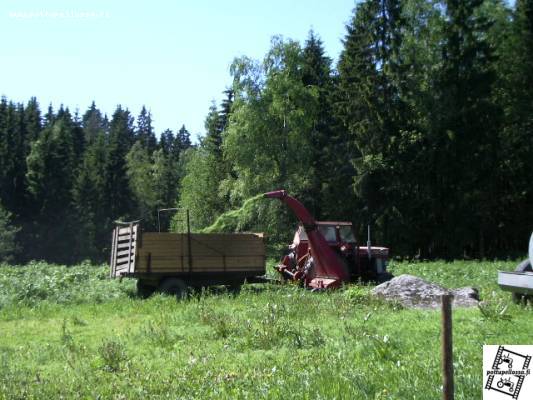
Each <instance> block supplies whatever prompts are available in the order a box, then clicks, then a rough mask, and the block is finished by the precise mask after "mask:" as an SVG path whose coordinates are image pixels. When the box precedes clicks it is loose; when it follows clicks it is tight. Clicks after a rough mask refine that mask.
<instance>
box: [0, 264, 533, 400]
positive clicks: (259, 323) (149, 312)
mask: <svg viewBox="0 0 533 400" xmlns="http://www.w3.org/2000/svg"><path fill="white" fill-rule="evenodd" d="M499 268H502V269H511V263H509V265H507V264H506V265H500V264H498V263H491V262H484V263H464V264H460V263H452V264H445V263H417V264H407V263H405V264H395V265H393V266H392V269H393V271H394V272H395V273H396V274H398V273H399V272H402V273H411V274H414V275H420V276H422V277H424V278H429V279H430V280H433V281H436V282H438V283H441V284H444V285H446V286H449V287H459V286H465V285H470V286H477V287H480V288H481V289H482V293H483V295H485V297H487V300H488V301H489V304H492V305H493V306H494V309H495V310H496V311H494V312H492V311H491V310H489V309H487V310H488V311H487V310H485V311H486V312H485V314H484V313H483V312H482V311H481V310H479V309H477V308H472V309H456V310H454V340H455V341H454V354H455V360H454V361H455V371H456V398H457V399H477V398H481V390H482V366H481V363H482V345H483V344H499V343H507V344H509V343H511V344H512V343H516V344H528V343H531V335H530V332H531V328H532V327H533V315H532V311H531V309H530V308H528V307H523V306H517V305H515V304H512V303H511V302H510V297H509V295H508V294H507V293H502V292H499V291H498V292H496V290H499V289H498V288H497V286H496V285H495V276H494V271H496V270H497V269H499ZM35 271H40V272H41V279H37V280H34V281H33V283H34V286H35V288H34V289H33V291H32V292H27V293H42V292H43V291H44V292H45V293H46V294H45V295H43V294H38V295H33V294H32V295H28V294H26V295H25V296H22V297H18V296H17V294H16V292H17V290H16V289H14V288H15V287H16V288H23V287H24V285H25V284H26V283H28V281H30V280H32V279H33V278H31V276H34V275H35ZM473 271H478V272H479V273H473ZM76 273H80V274H86V275H82V276H84V279H81V278H74V277H69V278H66V277H62V276H61V275H62V274H66V275H70V274H74V275H75V274H76ZM26 275H28V276H26ZM105 275H106V271H105V269H104V267H92V266H89V265H82V266H78V267H75V268H74V269H69V268H65V267H60V266H49V267H48V266H45V265H42V264H41V265H39V266H36V265H32V266H30V267H29V268H27V269H26V268H25V267H2V268H1V269H0V276H1V278H0V279H1V282H2V285H3V286H2V290H3V289H4V288H7V286H9V285H8V284H9V283H10V284H11V286H12V287H11V288H8V290H9V292H8V294H5V293H4V292H3V291H2V292H1V293H2V296H3V297H2V298H3V299H4V301H5V304H6V305H5V307H4V308H3V309H2V310H0V332H1V335H0V398H9V399H11V398H13V399H15V398H24V399H26V398H42V399H48V398H110V399H136V398H139V399H140V398H177V399H205V398H216V399H256V398H268V399H301V398H308V399H348V398H354V399H435V398H439V397H440V396H441V394H440V385H441V377H440V369H439V368H440V361H439V348H440V345H439V326H440V315H439V313H438V311H432V310H411V309H406V308H404V307H401V306H399V305H397V304H394V303H386V302H383V301H382V300H376V299H375V298H373V297H372V296H371V295H370V290H371V287H370V286H354V285H350V286H348V287H346V288H344V289H343V290H340V291H336V292H325V293H311V292H308V291H305V290H303V289H300V288H298V287H294V286H288V285H285V286H283V285H266V284H265V285H245V286H244V287H243V289H242V291H241V292H240V293H239V294H238V295H235V294H231V293H228V292H224V291H220V290H219V291H216V292H215V291H209V290H206V291H203V292H201V293H198V294H196V295H194V296H193V297H190V298H189V299H187V300H184V301H176V299H174V298H172V297H169V296H163V295H156V296H153V297H151V298H149V299H147V300H141V299H139V298H136V297H135V296H132V295H131V293H132V290H133V286H132V283H133V282H126V281H124V282H122V283H119V282H118V281H108V280H107V279H106V278H105ZM49 279H52V280H56V281H57V282H56V283H55V284H52V283H49ZM59 282H62V283H59ZM53 287H62V288H63V290H64V291H65V293H64V294H61V293H59V292H60V291H61V290H60V289H52V290H51V291H50V293H49V292H48V291H47V290H48V289H49V288H53ZM43 288H46V290H44V289H43ZM80 290H81V291H82V292H83V293H86V294H87V297H86V298H83V296H82V295H80V294H79V293H80ZM107 290H108V291H109V292H110V293H108V294H107V295H106V296H105V297H102V296H103V294H104V293H102V292H106V291H107ZM493 292H495V294H494V296H492V293H493ZM78 296H79V297H78ZM490 302H492V303H490ZM498 304H499V305H498ZM498 307H506V310H505V312H504V314H505V315H507V316H509V318H499V317H492V316H493V314H494V313H498V312H501V308H498ZM487 315H488V316H487Z"/></svg>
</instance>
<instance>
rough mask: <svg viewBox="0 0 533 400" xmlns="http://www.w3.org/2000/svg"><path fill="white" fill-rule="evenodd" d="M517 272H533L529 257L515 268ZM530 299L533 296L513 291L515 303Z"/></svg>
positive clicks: (532, 298) (525, 301)
mask: <svg viewBox="0 0 533 400" xmlns="http://www.w3.org/2000/svg"><path fill="white" fill-rule="evenodd" d="M515 272H533V268H532V267H531V262H530V261H529V259H526V260H524V261H522V262H521V263H520V264H518V266H517V267H516V269H515ZM528 300H533V296H527V295H524V294H521V293H513V301H514V302H515V303H527V301H528Z"/></svg>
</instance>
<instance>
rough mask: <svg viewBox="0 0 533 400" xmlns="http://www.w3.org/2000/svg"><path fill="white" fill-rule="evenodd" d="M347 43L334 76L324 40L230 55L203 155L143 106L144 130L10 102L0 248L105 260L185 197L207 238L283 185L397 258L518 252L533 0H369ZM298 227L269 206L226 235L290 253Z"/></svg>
mask: <svg viewBox="0 0 533 400" xmlns="http://www.w3.org/2000/svg"><path fill="white" fill-rule="evenodd" d="M343 45H344V47H343V50H342V52H341V54H340V57H339V61H338V63H337V64H336V65H334V64H333V62H332V60H331V59H330V58H329V57H328V56H327V55H326V52H325V49H324V48H323V45H322V42H321V40H320V39H319V37H318V35H317V34H315V33H314V32H311V33H310V34H309V37H308V39H307V40H306V41H305V43H303V44H300V43H298V42H296V41H292V40H284V39H282V38H280V37H275V38H274V39H273V40H272V44H271V48H270V50H269V51H268V53H267V54H266V55H265V57H264V59H263V60H261V61H257V60H252V59H250V58H247V57H241V58H237V59H235V60H234V62H233V64H232V66H231V69H230V72H231V76H232V78H233V84H232V86H231V88H229V89H227V90H226V91H225V100H224V101H223V102H222V104H220V105H215V104H213V106H212V107H211V109H210V110H209V113H208V115H207V118H206V121H205V127H206V134H205V136H204V137H203V138H202V139H201V140H200V143H198V145H197V146H191V143H190V139H189V135H188V133H187V132H186V130H185V128H183V129H182V130H180V131H179V132H178V133H177V134H176V135H173V134H172V133H171V132H170V131H165V132H164V133H163V134H162V135H161V137H160V140H157V139H156V137H155V135H154V132H153V129H152V128H151V124H150V115H149V113H147V112H146V110H143V111H142V112H141V114H140V115H139V117H138V118H137V120H136V123H135V124H134V122H133V119H132V117H131V115H130V113H129V112H128V111H127V110H124V109H122V108H120V107H119V108H117V110H116V111H115V113H114V114H113V116H112V118H111V120H110V121H108V120H107V118H105V116H102V115H101V113H100V112H99V111H98V110H97V109H96V107H95V106H94V105H93V106H92V107H91V108H90V109H89V110H88V111H87V112H86V113H85V114H84V115H83V116H82V117H81V118H80V117H79V116H76V115H75V116H72V115H71V114H70V113H69V111H68V110H67V109H63V108H61V109H60V110H58V111H57V112H56V113H54V112H52V111H51V110H49V111H48V113H47V114H45V115H44V117H41V115H40V112H39V109H38V105H37V102H36V100H35V99H32V100H31V101H30V102H29V103H28V104H27V105H25V106H23V105H21V104H13V103H9V102H7V100H5V99H4V100H3V101H2V104H1V109H0V163H1V164H2V165H1V166H0V174H1V175H0V179H1V181H0V185H1V188H2V190H1V197H0V203H1V204H2V206H3V208H4V209H5V210H7V212H8V213H9V214H10V215H8V214H7V213H6V212H5V211H1V212H0V225H2V224H3V225H4V227H3V229H0V232H1V233H0V253H1V252H2V251H4V253H5V254H7V252H6V251H5V248H10V247H11V250H12V251H11V252H12V253H13V252H14V253H15V254H19V257H24V258H26V259H27V258H46V259H49V260H58V261H74V260H78V259H80V258H91V259H98V258H101V257H105V256H107V253H106V252H107V250H106V249H107V248H108V247H109V244H108V241H109V232H110V227H111V225H112V221H113V220H115V219H137V218H144V220H145V224H146V225H147V226H148V227H152V228H153V227H155V224H156V220H155V218H156V217H155V216H156V210H157V208H159V207H166V206H168V205H171V204H175V205H176V206H178V207H180V208H181V209H189V210H190V212H191V222H192V227H193V229H195V230H198V229H201V228H203V227H205V226H208V225H210V224H212V223H213V222H214V221H215V219H216V218H217V217H218V216H219V215H221V214H222V213H224V212H226V211H228V210H232V209H236V208H239V207H240V205H241V204H242V203H243V202H244V200H246V199H248V198H250V197H253V196H255V195H257V194H258V193H262V192H266V191H270V190H274V189H278V188H284V189H287V190H288V191H289V192H290V193H291V194H293V195H294V196H296V197H297V198H299V199H301V200H302V201H303V202H304V203H305V204H306V205H307V206H308V207H309V208H310V210H311V211H312V212H313V213H314V214H315V215H316V216H317V218H319V219H333V220H351V221H353V222H354V223H355V224H356V226H357V229H358V230H359V231H360V233H362V232H363V231H364V230H365V227H366V225H367V224H370V225H372V227H373V232H375V237H374V242H379V243H380V244H383V245H387V246H389V247H391V248H392V249H393V252H394V253H395V254H397V255H408V256H415V255H418V256H420V257H445V258H455V257H463V256H467V257H486V256H507V255H514V253H517V252H521V253H522V252H524V251H525V247H526V244H525V243H526V242H527V237H528V236H529V234H530V232H531V228H532V227H533V168H532V164H531V162H532V160H533V0H517V1H516V2H515V5H514V6H513V7H510V6H509V5H507V4H506V3H505V2H504V1H501V0H485V1H483V0H446V1H436V0H366V1H362V2H359V3H358V4H357V6H356V9H355V10H354V14H353V16H352V18H351V20H350V22H349V24H348V25H347V27H346V35H345V37H344V39H343ZM2 221H3V222H2ZM294 222H295V221H294V219H293V218H292V216H291V215H290V213H289V212H288V211H287V210H286V209H285V207H283V206H281V205H280V204H279V202H274V201H268V200H265V201H259V202H255V203H254V206H253V207H248V208H247V211H246V212H245V213H242V214H241V215H239V218H238V219H237V220H236V221H235V223H234V224H233V225H231V226H226V227H225V229H227V230H235V229H237V230H261V231H264V232H266V233H267V234H268V235H269V237H270V240H271V241H272V242H278V243H282V242H283V241H285V240H287V238H288V237H290V235H291V233H292V232H291V231H292V229H293V227H294ZM173 226H174V228H175V229H183V218H181V217H178V218H176V219H175V221H174V225H173ZM0 228H2V226H0ZM9 238H12V240H11V241H10V239H9ZM1 246H3V248H2V247H1ZM16 246H18V247H19V248H18V253H17V252H16V250H17V249H15V248H14V247H16ZM2 249H4V250H2Z"/></svg>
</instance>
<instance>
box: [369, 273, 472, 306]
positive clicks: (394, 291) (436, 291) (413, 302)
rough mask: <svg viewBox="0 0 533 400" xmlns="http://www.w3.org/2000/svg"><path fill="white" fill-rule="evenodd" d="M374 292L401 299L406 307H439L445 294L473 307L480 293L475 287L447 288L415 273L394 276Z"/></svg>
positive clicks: (456, 303)
mask: <svg viewBox="0 0 533 400" xmlns="http://www.w3.org/2000/svg"><path fill="white" fill-rule="evenodd" d="M372 293H373V294H374V295H376V296H379V297H382V298H384V299H387V300H395V301H399V302H400V303H402V304H403V305H404V306H406V307H419V308H437V307H439V306H440V296H442V295H443V294H452V295H453V296H454V300H453V305H454V306H459V307H472V306H476V305H477V304H478V302H479V294H478V291H477V289H475V288H472V287H464V288H460V289H455V290H454V289H446V288H444V287H442V286H439V285H437V284H435V283H431V282H427V281H425V280H424V279H422V278H419V277H417V276H413V275H400V276H397V277H395V278H392V279H391V280H390V281H388V282H385V283H382V284H381V285H379V286H376V287H375V288H374V289H373V290H372Z"/></svg>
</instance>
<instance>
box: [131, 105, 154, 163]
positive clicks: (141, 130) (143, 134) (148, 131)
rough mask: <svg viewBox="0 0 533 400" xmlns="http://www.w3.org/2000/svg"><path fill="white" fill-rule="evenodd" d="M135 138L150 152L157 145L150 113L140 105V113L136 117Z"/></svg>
mask: <svg viewBox="0 0 533 400" xmlns="http://www.w3.org/2000/svg"><path fill="white" fill-rule="evenodd" d="M135 135H136V138H137V140H139V141H140V142H141V144H142V145H143V146H144V147H146V148H147V149H148V151H149V152H150V153H152V152H153V151H154V150H155V149H156V147H157V139H156V137H155V133H154V128H153V127H152V114H151V113H150V112H149V111H148V110H147V109H146V107H145V106H143V107H142V109H141V113H140V114H139V116H138V117H137V129H136V132H135Z"/></svg>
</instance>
